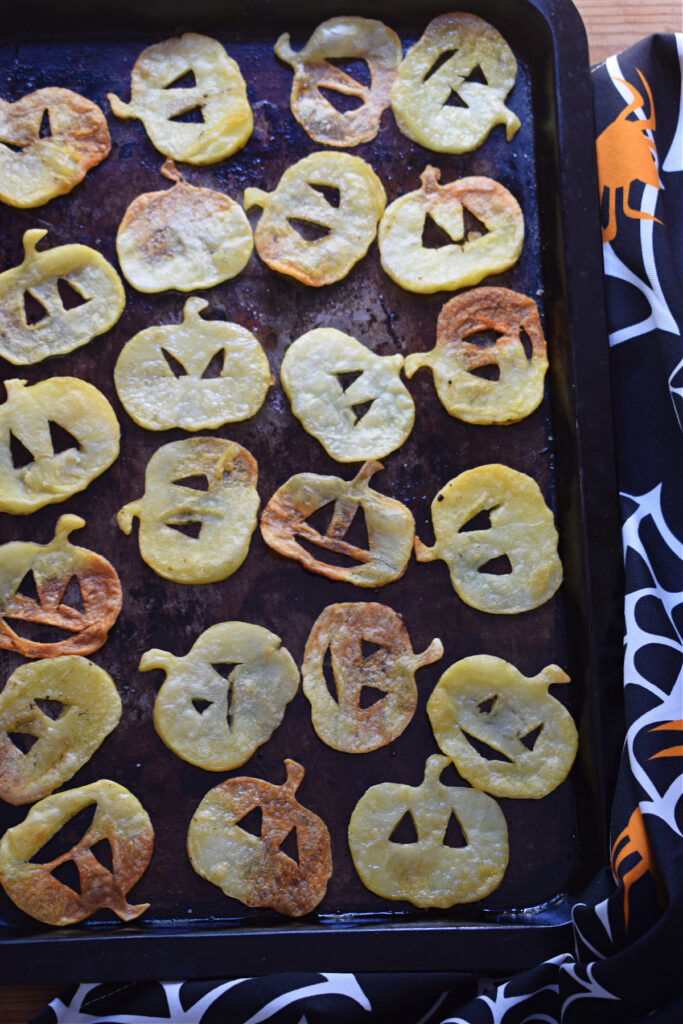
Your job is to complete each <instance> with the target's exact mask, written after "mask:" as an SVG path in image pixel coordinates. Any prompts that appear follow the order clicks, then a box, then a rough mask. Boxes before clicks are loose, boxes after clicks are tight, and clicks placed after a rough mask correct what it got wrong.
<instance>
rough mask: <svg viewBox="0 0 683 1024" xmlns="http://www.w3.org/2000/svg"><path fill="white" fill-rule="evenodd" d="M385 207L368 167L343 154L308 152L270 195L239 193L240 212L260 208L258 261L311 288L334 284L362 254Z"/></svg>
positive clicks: (253, 190) (254, 191)
mask: <svg viewBox="0 0 683 1024" xmlns="http://www.w3.org/2000/svg"><path fill="white" fill-rule="evenodd" d="M385 204H386V193H385V191H384V186H383V185H382V182H381V181H380V180H379V178H378V177H377V175H376V174H375V172H374V171H373V169H372V167H371V166H370V164H367V163H366V162H365V161H364V160H361V158H360V157H358V156H351V155H350V154H349V153H334V152H332V153H311V155H310V156H307V157H304V159H303V160H299V161H298V162H297V163H295V164H294V165H293V166H292V167H288V168H287V170H286V171H285V173H284V174H283V175H282V177H281V178H280V181H279V182H278V185H277V188H276V189H275V191H274V192H270V193H268V192H264V191H263V190H262V189H260V188H248V189H246V191H245V193H244V208H245V210H249V209H250V208H251V207H252V206H262V207H263V214H262V215H261V217H260V219H259V222H258V225H257V227H256V231H255V234H254V242H255V243H256V251H257V252H258V254H259V256H260V257H261V259H262V260H263V261H264V263H267V264H268V266H269V267H270V268H271V269H272V270H277V271H279V272H280V273H281V274H288V275H289V276H290V277H294V278H296V280H297V281H302V282H303V284H307V285H311V286H312V287H314V288H318V287H320V286H322V285H326V284H332V283H333V282H334V281H340V280H341V279H342V278H343V277H345V276H346V275H347V274H348V272H349V270H350V269H351V267H352V266H353V265H354V264H355V263H357V262H358V260H360V259H362V258H363V256H365V254H366V252H367V251H368V249H369V248H370V245H371V244H372V242H373V241H374V238H375V235H376V233H377V222H378V221H379V219H380V217H381V216H382V213H383V212H384V206H385Z"/></svg>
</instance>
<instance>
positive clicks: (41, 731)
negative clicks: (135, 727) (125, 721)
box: [0, 654, 121, 804]
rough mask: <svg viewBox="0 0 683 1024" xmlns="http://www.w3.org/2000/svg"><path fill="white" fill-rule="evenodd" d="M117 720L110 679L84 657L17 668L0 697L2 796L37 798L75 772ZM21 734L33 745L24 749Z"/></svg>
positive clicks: (116, 698)
mask: <svg viewBox="0 0 683 1024" xmlns="http://www.w3.org/2000/svg"><path fill="white" fill-rule="evenodd" d="M120 717H121V698H120V697H119V694H118V690H117V689H116V686H115V685H114V681H113V679H112V678H111V676H110V675H109V674H108V673H107V672H105V671H104V669H101V668H99V667H98V666H97V665H94V664H93V663H92V662H91V661H88V660H87V658H81V657H79V656H78V655H75V654H70V655H66V656H65V657H63V658H44V659H43V660H42V661H34V662H32V663H30V664H28V665H21V666H20V667H19V668H18V669H16V671H15V672H13V673H12V675H11V676H10V677H9V679H8V680H7V685H6V686H5V689H4V690H3V691H2V693H0V797H1V798H2V799H3V800H7V801H8V802H9V803H11V804H27V803H32V802H33V801H34V800H41V799H42V798H43V797H45V796H47V795H48V793H51V792H52V791H53V789H57V787H58V786H61V785H62V783H63V782H66V781H67V779H70V778H71V777H72V775H75V774H76V772H77V771H78V769H79V768H81V767H82V766H83V765H84V764H85V763H86V761H88V760H89V759H90V758H91V757H92V755H93V754H94V753H95V751H96V750H97V748H98V747H99V746H100V744H101V743H102V741H103V740H104V739H105V737H106V736H108V735H109V733H110V732H111V731H112V729H115V728H116V726H117V725H118V722H119V719H120ZM21 736H26V737H27V740H26V741H23V742H25V743H27V746H28V743H29V742H30V743H31V746H30V747H28V749H26V750H23V749H22V747H21V745H17V742H16V740H17V739H18V738H19V737H21ZM21 743H22V741H21V740H19V744H21Z"/></svg>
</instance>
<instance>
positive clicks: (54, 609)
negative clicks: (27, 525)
mask: <svg viewBox="0 0 683 1024" xmlns="http://www.w3.org/2000/svg"><path fill="white" fill-rule="evenodd" d="M82 526H85V520H83V519H81V518H80V516H74V515H64V516H60V517H59V519H58V521H57V526H56V529H55V535H54V538H53V540H51V541H50V542H49V543H48V544H36V543H35V542H33V541H11V542H10V543H9V544H3V545H2V546H1V547H0V649H4V650H6V651H16V653H17V654H21V655H22V656H23V657H24V658H56V657H59V655H62V654H91V653H92V652H93V651H96V650H98V648H100V647H101V646H102V644H103V643H104V642H105V640H106V639H107V634H108V632H109V630H110V629H111V627H112V626H113V625H114V623H115V622H116V619H117V618H118V614H119V612H120V611H121V584H120V582H119V577H118V575H117V573H116V570H115V569H114V567H113V566H112V565H111V564H110V563H109V562H108V561H107V560H106V558H102V556H101V555H96V554H95V552H94V551H88V549H87V548H78V547H76V546H75V545H74V544H72V543H71V541H70V540H69V534H70V533H72V532H73V531H74V530H80V528H81V527H82ZM74 590H75V593H74V596H73V597H72V596H71V594H72V593H73V592H74ZM25 591H26V592H25ZM72 602H74V603H72ZM14 620H16V622H17V623H21V622H27V623H31V624H32V625H33V626H34V627H35V626H36V625H38V626H52V627H56V628H58V629H63V630H64V631H65V633H67V634H71V635H67V637H66V638H65V639H64V640H56V641H51V642H47V641H46V642H43V641H39V640H29V639H28V638H27V637H24V636H21V635H20V633H18V632H16V630H15V628H14ZM10 623H12V624H10ZM16 629H19V626H18V625H17V626H16Z"/></svg>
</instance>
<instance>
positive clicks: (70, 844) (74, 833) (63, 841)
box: [31, 802, 97, 864]
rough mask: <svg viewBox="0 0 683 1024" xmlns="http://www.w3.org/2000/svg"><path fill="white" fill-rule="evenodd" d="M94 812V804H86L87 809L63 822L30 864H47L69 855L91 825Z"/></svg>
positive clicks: (95, 804) (95, 805) (95, 806)
mask: <svg viewBox="0 0 683 1024" xmlns="http://www.w3.org/2000/svg"><path fill="white" fill-rule="evenodd" d="M96 810H97V803H96V802H94V803H92V804H88V806H87V807H84V808H83V809H82V810H80V811H78V813H77V814H74V816H73V818H69V820H68V821H66V822H64V824H63V825H62V827H61V828H60V829H59V831H58V832H55V834H54V835H53V836H52V837H51V838H50V839H48V841H47V842H46V843H45V845H44V846H41V848H40V849H39V850H37V851H36V852H35V853H34V855H33V856H32V857H31V864H49V863H50V861H53V860H56V859H57V858H58V857H61V856H63V855H64V854H65V853H69V851H70V850H72V849H73V848H74V846H78V844H79V843H80V842H81V840H82V839H83V837H84V836H85V834H86V832H87V831H88V829H89V828H90V826H91V825H92V820H93V818H94V817H95V811H96Z"/></svg>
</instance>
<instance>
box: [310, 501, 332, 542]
mask: <svg viewBox="0 0 683 1024" xmlns="http://www.w3.org/2000/svg"><path fill="white" fill-rule="evenodd" d="M333 515H334V502H332V501H326V502H325V504H324V505H321V506H320V508H317V509H316V510H315V512H311V514H310V516H308V518H307V519H306V520H305V522H306V525H307V526H310V527H311V529H313V530H316V531H317V532H318V533H319V534H321V536H324V535H325V534H326V533H327V528H328V526H329V525H330V522H331V521H332V516H333Z"/></svg>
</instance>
